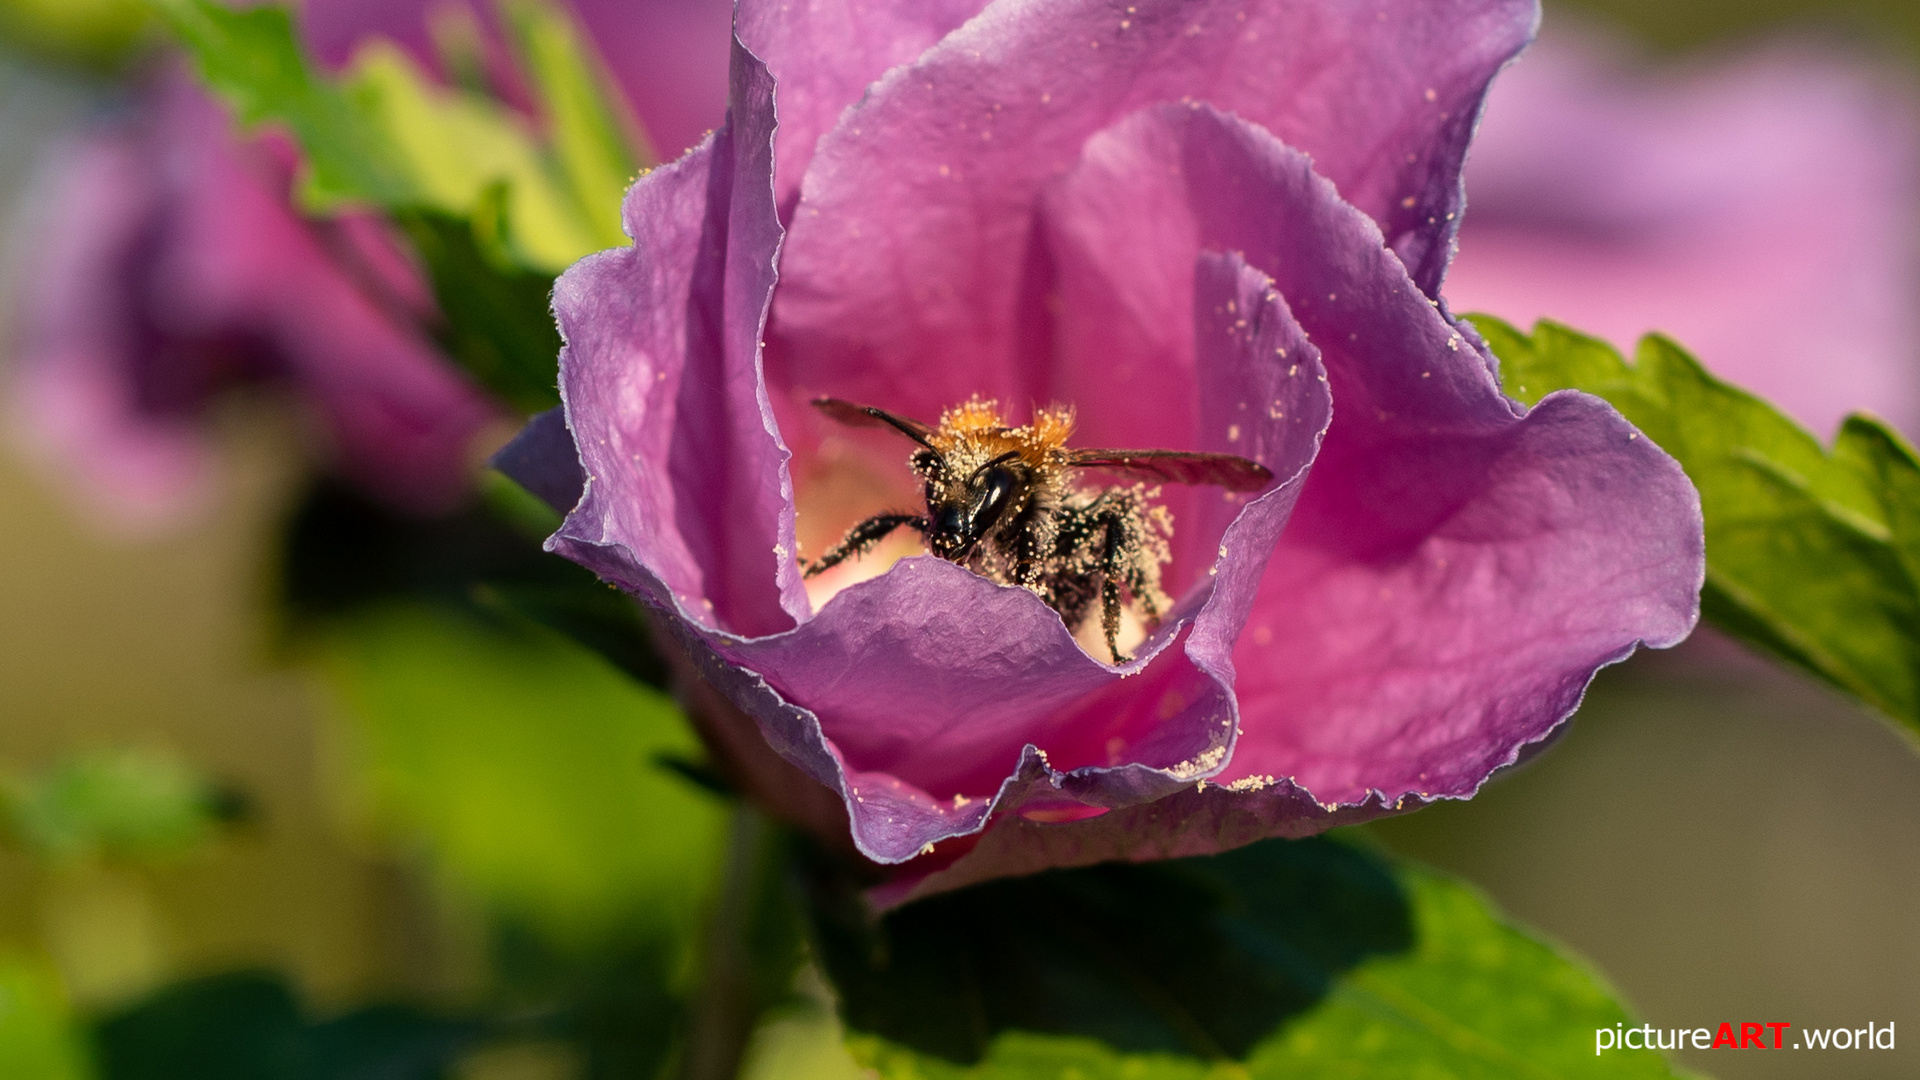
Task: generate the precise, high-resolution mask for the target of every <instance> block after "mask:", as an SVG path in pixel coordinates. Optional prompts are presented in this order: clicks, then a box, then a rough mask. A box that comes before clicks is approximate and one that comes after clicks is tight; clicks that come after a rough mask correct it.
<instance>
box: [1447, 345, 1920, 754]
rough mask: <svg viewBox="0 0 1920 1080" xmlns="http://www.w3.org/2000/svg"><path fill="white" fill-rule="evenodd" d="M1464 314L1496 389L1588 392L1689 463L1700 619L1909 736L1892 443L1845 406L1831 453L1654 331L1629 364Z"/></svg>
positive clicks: (1913, 500)
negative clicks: (1698, 530) (1701, 533)
mask: <svg viewBox="0 0 1920 1080" xmlns="http://www.w3.org/2000/svg"><path fill="white" fill-rule="evenodd" d="M1473 319H1474V323H1475V325H1476V326H1477V327H1479V329H1480V331H1481V333H1482V334H1484V335H1485V336H1486V338H1487V341H1488V343H1489V344H1490V345H1491V346H1492V347H1493V350H1494V354H1495V355H1496V356H1498V357H1499V358H1500V363H1501V370H1502V376H1503V378H1504V380H1505V383H1506V389H1507V392H1508V393H1510V394H1513V395H1514V396H1515V397H1517V398H1519V399H1520V400H1521V401H1523V402H1526V403H1529V404H1531V403H1533V402H1535V401H1537V400H1539V399H1540V398H1541V397H1542V396H1544V395H1545V394H1546V393H1548V392H1550V391H1553V390H1558V389H1566V388H1572V389H1578V390H1585V391H1587V392H1589V393H1593V394H1597V395H1599V396H1600V397H1603V398H1606V399H1607V400H1608V401H1610V402H1612V403H1613V405H1614V406H1615V407H1616V408H1618V409H1619V410H1620V412H1621V413H1622V414H1623V415H1624V416H1626V418H1627V419H1628V420H1630V421H1632V422H1633V423H1634V425H1635V426H1637V427H1639V428H1640V430H1641V431H1642V432H1644V433H1645V434H1646V435H1648V436H1649V437H1650V438H1652V439H1653V440H1654V442H1656V443H1658V444H1659V445H1660V446H1661V447H1662V448H1663V449H1665V450H1666V451H1667V452H1668V453H1670V454H1672V455H1673V456H1674V458H1675V459H1677V460H1678V461H1679V462H1680V465H1681V467H1682V468H1684V469H1686V471H1687V475H1688V477H1689V478H1691V479H1692V480H1693V482H1694V486H1695V487H1697V488H1699V490H1700V504H1701V509H1702V511H1703V512H1704V514H1705V518H1706V535H1707V582H1706V588H1705V590H1704V591H1703V593H1702V595H1701V607H1702V611H1703V613H1704V614H1705V615H1706V617H1707V618H1708V619H1709V620H1711V621H1712V622H1713V623H1714V624H1715V625H1716V626H1719V627H1720V628H1721V629H1723V630H1725V631H1727V632H1729V633H1731V634H1733V635H1734V636H1736V637H1739V638H1741V639H1743V640H1745V641H1747V642H1749V643H1750V644H1753V645H1755V646H1758V647H1760V648H1762V649H1765V650H1768V651H1770V652H1772V653H1774V654H1775V655H1777V656H1779V657H1781V658H1782V659H1785V660H1787V661H1788V662H1790V663H1793V664H1795V665H1797V666H1799V667H1802V668H1804V669H1806V670H1807V671H1809V672H1811V673H1813V674H1814V675H1816V676H1818V677H1819V678H1821V679H1824V680H1825V681H1827V682H1829V683H1831V684H1832V685H1834V686H1836V687H1838V688H1839V689H1841V690H1843V691H1845V692H1846V693H1848V694H1851V695H1853V696H1854V697H1855V698H1858V699H1859V700H1860V701H1862V702H1864V703H1866V704H1867V705H1869V706H1871V707H1872V708H1874V709H1876V710H1878V711H1879V712H1881V713H1882V714H1884V715H1886V716H1888V717H1890V718H1892V719H1894V720H1896V721H1898V722H1899V723H1901V724H1902V725H1905V727H1906V729H1907V731H1908V733H1909V734H1913V733H1915V732H1920V463H1916V459H1915V456H1914V450H1913V448H1912V447H1911V446H1909V445H1908V444H1907V443H1906V441H1905V440H1904V439H1902V438H1901V437H1900V436H1899V435H1897V434H1895V433H1894V432H1893V431H1891V430H1890V429H1888V428H1887V427H1886V426H1885V425H1883V424H1881V423H1880V422H1879V421H1877V420H1873V419H1871V418H1868V417H1865V416H1854V417H1851V418H1849V419H1848V420H1847V422H1846V424H1845V425H1844V426H1843V427H1842V428H1841V431H1840V435H1839V437H1838V439H1837V440H1836V442H1835V445H1834V448H1833V450H1832V451H1831V452H1829V451H1827V450H1826V449H1825V448H1823V447H1822V446H1821V445H1820V442H1819V440H1818V439H1816V438H1814V437H1813V436H1812V435H1810V434H1808V433H1807V432H1806V431H1805V430H1804V429H1802V428H1800V427H1799V426H1798V425H1796V424H1795V423H1794V422H1793V421H1791V420H1789V419H1788V418H1787V417H1786V416H1784V415H1783V414H1781V413H1780V412H1779V410H1777V409H1775V408H1773V407H1772V406H1771V405H1768V404H1767V403H1766V402H1764V401H1762V400H1760V399H1759V398H1757V397H1754V396H1753V395H1752V394H1749V393H1747V392H1746V391H1744V390H1741V389H1739V388H1737V387H1735V386H1732V385H1730V384H1728V383H1725V382H1722V381H1720V380H1719V379H1716V378H1714V377H1713V376H1712V375H1711V374H1709V373H1708V372H1707V371H1706V369H1705V368H1703V367H1701V366H1700V364H1699V362H1698V361H1696V360H1694V359H1693V358H1692V357H1691V356H1688V355H1687V354H1686V352H1685V351H1683V350H1682V349H1681V348H1680V347H1679V346H1678V345H1675V344H1674V343H1673V342H1671V341H1668V340H1667V339H1665V338H1662V337H1658V336H1654V337H1648V338H1646V339H1645V340H1643V341H1642V342H1641V343H1640V348H1639V350H1638V352H1637V353H1636V356H1635V359H1634V362H1633V363H1632V364H1629V363H1627V362H1626V360H1625V359H1623V358H1622V357H1621V356H1620V354H1619V353H1618V352H1617V351H1615V350H1614V349H1613V348H1612V347H1611V346H1609V345H1607V344H1606V343H1604V342H1601V341H1598V340H1596V339H1594V338H1590V337H1586V336H1584V335H1581V334H1579V333H1576V332H1574V331H1572V330H1569V329H1566V328H1565V327H1561V326H1556V325H1554V324H1552V323H1545V322H1543V323H1540V324H1539V325H1538V326H1536V327H1535V328H1534V332H1533V335H1532V336H1531V337H1528V336H1527V335H1524V334H1522V333H1520V332H1519V331H1518V330H1516V329H1514V328H1513V327H1511V326H1508V325H1506V324H1505V323H1502V322H1500V321H1499V320H1497V319H1493V318H1489V317H1486V316H1474V317H1473Z"/></svg>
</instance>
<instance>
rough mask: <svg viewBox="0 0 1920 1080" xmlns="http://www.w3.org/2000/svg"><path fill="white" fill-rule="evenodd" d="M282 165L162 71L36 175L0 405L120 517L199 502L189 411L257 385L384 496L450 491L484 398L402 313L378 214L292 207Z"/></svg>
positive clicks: (206, 470)
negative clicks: (318, 429)
mask: <svg viewBox="0 0 1920 1080" xmlns="http://www.w3.org/2000/svg"><path fill="white" fill-rule="evenodd" d="M293 166H294V159H293V155H292V153H291V152H290V151H289V150H287V149H286V147H285V145H284V143H280V142H277V141H270V140H252V141H248V142H241V141H238V140H236V139H235V138H234V137H233V136H232V134H231V132H230V130H229V125H228V121H227V117H226V114H225V112H224V111H223V110H222V109H221V108H220V107H219V106H217V105H216V104H214V102H212V101H211V100H209V99H208V98H207V97H206V96H205V95H204V94H203V93H202V92H201V91H200V90H199V89H198V88H197V87H195V86H194V85H193V84H192V83H191V82H189V81H188V80H187V79H185V78H184V77H179V76H173V75H169V76H167V77H164V78H162V79H160V80H159V81H158V84H157V85H156V87H155V88H154V89H153V90H152V91H151V92H150V93H148V94H147V95H146V96H145V98H144V100H143V101H142V102H141V105H140V108H139V109H138V111H137V113H136V115H135V116H133V117H132V118H130V119H127V120H124V121H122V122H120V123H117V124H114V125H112V126H110V127H107V128H104V129H100V130H96V131H94V132H92V133H91V134H89V135H88V136H86V137H85V138H84V139H82V140H80V141H79V142H77V143H76V144H74V145H71V146H68V147H66V148H65V150H64V151H63V153H62V155H61V157H60V158H59V159H58V161H57V163H56V165H55V167H54V168H53V170H52V171H51V172H50V174H49V176H48V177H47V178H46V180H45V181H44V183H46V184H47V185H48V188H47V189H46V190H44V192H43V196H44V197H43V200H42V202H41V204H40V206H39V209H40V211H41V213H42V214H43V215H44V218H43V220H41V222H40V223H39V227H38V228H39V233H40V239H39V242H38V243H36V244H33V245H32V246H31V247H30V248H29V249H28V250H30V251H31V252H32V253H33V259H34V261H33V264H32V268H33V273H32V275H31V276H30V278H29V279H28V280H26V281H25V282H24V285H23V290H22V292H23V295H22V297H21V301H22V316H21V325H20V329H19V341H18V349H17V356H16V363H17V371H16V372H15V379H14V382H15V385H14V387H13V398H14V400H13V405H14V407H15V408H16V409H17V410H18V411H19V412H20V413H21V415H22V418H23V420H24V421H25V423H24V424H23V427H24V429H25V430H26V431H27V432H28V433H29V435H30V437H31V438H33V439H34V441H36V442H37V443H39V444H40V446H41V447H42V448H43V449H45V450H46V451H49V452H50V453H51V455H52V456H53V457H55V458H56V460H57V461H58V462H59V463H61V464H63V465H64V466H66V467H67V468H69V469H71V470H72V472H74V473H75V474H76V475H77V480H78V486H79V488H80V489H81V491H82V493H83V494H84V495H86V496H88V497H89V501H91V502H94V503H97V504H100V507H101V509H103V510H104V511H105V512H106V513H107V514H108V515H109V516H110V517H112V518H114V519H116V520H118V521H120V522H122V523H123V524H127V525H133V526H139V525H147V526H156V525H160V524H164V523H165V522H167V521H169V520H171V519H173V518H176V517H178V516H179V515H181V514H183V513H185V512H187V511H190V510H191V509H192V508H193V507H194V506H196V505H197V504H198V503H200V502H201V501H203V500H204V498H205V497H206V495H207V493H208V483H209V480H210V477H211V476H212V475H213V473H214V471H215V469H216V468H217V463H216V461H215V460H214V456H213V451H212V449H211V447H210V446H209V444H208V443H207V441H206V439H205V437H204V435H203V433H202V430H201V428H202V424H203V420H204V413H205V411H206V409H207V408H208V407H209V406H210V405H211V404H212V403H213V402H214V401H216V400H217V399H218V398H219V397H221V396H222V395H224V394H225V393H226V392H228V391H231V390H234V389H236V388H239V387H242V386H246V385H251V384H256V383H261V382H275V383H280V384H286V385H291V386H292V387H294V388H295V392H296V394H297V396H298V397H299V398H300V399H301V400H302V401H303V403H304V404H306V405H307V406H309V407H311V409H312V410H313V412H314V413H316V414H317V416H318V418H319V419H320V420H321V421H322V427H323V429H324V431H325V434H326V436H327V440H328V442H329V444H330V445H329V447H328V448H327V449H328V451H329V453H330V456H331V457H332V459H333V464H334V466H335V467H336V468H337V469H338V470H339V471H340V472H341V473H342V475H344V476H346V477H348V478H349V479H351V480H353V481H355V482H357V483H360V484H361V485H363V486H364V487H366V488H367V489H368V490H370V491H372V492H374V493H376V494H379V495H381V496H382V497H384V498H386V499H388V500H389V501H391V502H393V503H396V504H398V505H400V506H408V507H416V508H420V509H425V510H433V509H440V508H443V507H445V506H447V505H448V504H449V503H450V502H451V501H452V500H453V499H455V498H457V497H458V495H459V493H460V492H461V491H462V490H463V488H464V485H465V483H466V476H467V473H468V462H469V456H470V450H469V447H468V443H469V441H470V439H471V438H472V436H473V435H474V434H475V432H476V431H477V430H478V429H479V428H480V427H481V425H483V424H484V423H486V421H487V420H488V419H489V418H490V417H492V416H493V415H495V410H494V409H493V407H492V406H491V405H489V404H488V403H487V401H486V400H485V399H484V398H483V397H482V396H481V394H480V392H479V391H478V390H476V389H475V388H473V387H472V386H471V385H470V384H469V383H468V382H467V380H466V379H465V377H464V376H462V375H461V374H460V373H459V372H458V371H456V370H455V369H454V368H453V367H452V365H451V364H449V363H448V362H447V361H446V360H445V359H444V358H442V357H441V356H440V355H439V353H438V352H437V351H436V349H435V347H434V346H433V344H432V343H431V342H430V341H429V340H428V339H427V338H426V337H425V335H424V334H423V332H422V331H421V330H420V329H419V325H420V322H421V320H420V319H419V317H418V316H419V315H421V314H422V313H423V312H424V311H428V310H431V303H432V301H431V299H430V298H429V297H428V296H427V295H426V293H425V291H424V287H423V286H422V284H421V282H420V281H419V280H418V279H417V277H416V275H415V274H414V272H413V270H412V268H411V267H410V266H409V265H408V264H407V262H406V260H405V258H404V257H403V256H402V255H401V254H400V253H399V252H398V251H397V250H396V249H395V248H394V247H393V245H392V242H391V241H389V240H388V239H387V238H386V237H385V235H384V233H383V230H382V228H381V226H380V224H379V223H378V222H376V221H372V220H369V219H366V218H363V217H347V218H342V219H337V220H331V221H309V220H307V219H304V218H302V217H301V216H300V215H298V214H296V213H294V212H293V211H292V210H291V209H290V207H289V202H288V190H289V188H290V186H291V183H292V175H293Z"/></svg>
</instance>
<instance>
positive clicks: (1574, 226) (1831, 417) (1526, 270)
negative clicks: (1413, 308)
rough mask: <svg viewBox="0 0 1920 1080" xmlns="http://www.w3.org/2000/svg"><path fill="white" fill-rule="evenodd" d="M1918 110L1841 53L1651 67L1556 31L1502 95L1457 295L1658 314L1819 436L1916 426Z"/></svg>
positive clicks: (1476, 186)
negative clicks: (1873, 426) (1844, 421)
mask: <svg viewBox="0 0 1920 1080" xmlns="http://www.w3.org/2000/svg"><path fill="white" fill-rule="evenodd" d="M1914 118H1915V112H1914V109H1913V108H1912V98H1911V96H1910V94H1909V93H1907V88H1906V87H1905V86H1904V85H1902V84H1901V83H1899V82H1898V81H1897V80H1894V79H1891V78H1888V77H1885V76H1884V75H1883V74H1882V73H1878V72H1874V71H1872V70H1870V69H1868V68H1866V67H1865V66H1864V65H1862V64H1861V63H1860V62H1859V61H1858V60H1857V59H1849V58H1847V57H1845V56H1842V55H1839V54H1835V53H1830V52H1819V51H1811V50H1809V49H1806V48H1803V47H1802V48H1788V47H1776V48H1773V49H1770V50H1766V51H1760V52H1752V53H1747V54H1744V55H1741V56H1737V57H1732V58H1728V59H1726V60H1723V61H1721V62H1718V63H1715V64H1712V65H1708V66H1701V67H1698V68H1694V69H1688V70H1683V71H1676V72H1669V73H1660V72H1654V73H1648V72H1645V71H1640V70H1634V69H1632V68H1630V67H1628V66H1627V65H1625V64H1623V63H1620V62H1618V60H1617V58H1616V57H1614V56H1612V55H1611V54H1609V53H1607V52H1605V51H1604V50H1603V49H1602V48H1601V47H1600V46H1598V45H1596V44H1595V43H1594V42H1592V41H1589V40H1586V39H1579V40H1575V39H1566V38H1563V39H1559V40H1556V39H1554V38H1553V37H1552V36H1551V35H1549V37H1548V38H1547V39H1546V40H1544V41H1542V42H1540V43H1538V44H1536V45H1535V47H1534V48H1532V49H1530V50H1528V51H1527V52H1526V53H1525V54H1524V55H1523V56H1522V57H1521V58H1520V60H1519V61H1518V62H1517V63H1516V64H1514V66H1513V67H1511V68H1510V69H1509V70H1507V71H1506V72H1505V73H1503V74H1502V75H1501V77H1500V78H1499V79H1498V80H1496V81H1495V84H1494V90H1493V93H1492V94H1491V95H1490V97H1489V99H1488V105H1487V112H1486V117H1485V120H1484V121H1483V123H1482V125H1481V128H1480V131H1479V133H1478V135H1477V136H1476V138H1475V140H1474V145H1473V153H1472V155H1471V157H1470V158H1469V160H1468V163H1467V213H1466V215H1465V221H1464V225H1463V226H1462V229H1461V232H1460V249H1459V254H1458V256H1457V258H1456V259H1455V261H1454V264H1453V268H1452V269H1451V270H1450V271H1449V272H1448V275H1447V281H1446V285H1445V290H1444V291H1445V294H1446V297H1447V301H1448V304H1449V305H1450V306H1451V307H1452V309H1453V310H1455V311H1469V312H1470V311H1485V312H1488V313H1491V314H1494V315H1498V316H1500V317H1502V318H1505V319H1508V320H1510V321H1513V322H1516V323H1519V324H1521V325H1523V326H1525V325H1528V324H1531V323H1532V322H1533V320H1535V319H1537V318H1542V317H1545V318H1551V319H1554V320H1556V321H1559V322H1563V323H1567V324H1569V325H1571V326H1574V327H1576V328H1578V329H1581V330H1585V331H1587V332H1589V333H1593V334H1597V335H1599V336H1601V337H1604V338H1607V339H1609V340H1612V341H1614V342H1615V343H1617V344H1620V345H1623V346H1625V347H1628V348H1631V346H1632V344H1633V342H1634V341H1635V340H1636V339H1638V338H1639V337H1640V335H1642V334H1644V333H1646V332H1648V331H1654V330H1658V331H1662V332H1664V333H1667V334H1668V335H1670V336H1672V337H1674V338H1675V339H1676V340H1678V341H1679V342H1680V343H1681V344H1682V345H1684V346H1686V347H1687V348H1688V349H1689V350H1692V351H1693V352H1695V353H1696V354H1697V355H1698V356H1699V357H1700V358H1701V360H1702V361H1703V362H1705V363H1706V365H1707V366H1708V367H1709V368H1712V369H1713V370H1714V371H1715V372H1716V373H1718V374H1719V375H1721V376H1723V377H1725V378H1727V379H1730V380H1732V381H1734V382H1736V383H1739V384H1740V385H1742V386H1745V387H1747V388H1748V389H1751V390H1753V391H1755V392H1756V393H1758V394H1760V395H1761V396H1763V397H1765V398H1767V399H1768V400H1770V401H1772V402H1774V403H1776V404H1777V405H1779V406H1780V407H1781V408H1783V409H1784V410H1786V411H1787V412H1788V413H1789V414H1791V415H1792V416H1794V417H1795V418H1796V419H1798V420H1799V421H1800V422H1801V423H1803V424H1806V425H1807V426H1808V427H1810V428H1811V429H1812V430H1813V431H1815V432H1816V433H1818V434H1820V435H1822V436H1829V435H1831V434H1832V433H1833V431H1834V430H1835V428H1837V427H1838V425H1839V421H1840V419H1841V418H1842V417H1843V416H1845V415H1846V414H1847V413H1848V412H1851V411H1854V410H1856V409H1867V410H1871V411H1873V412H1876V413H1878V414H1879V415H1881V416H1883V417H1885V418H1887V419H1888V420H1890V421H1892V422H1893V423H1894V424H1895V425H1897V426H1900V427H1902V428H1904V429H1905V430H1907V431H1908V432H1909V433H1914V432H1916V431H1920V333H1917V332H1920V320H1916V318H1915V305H1916V302H1917V301H1920V274H1917V273H1916V270H1917V269H1920V266H1916V260H1915V254H1916V250H1917V249H1916V244H1915V240H1916V233H1915V224H1916V223H1915V209H1916V201H1915V200H1916V197H1917V196H1920V185H1917V184H1916V156H1915V154H1916V138H1915V124H1914Z"/></svg>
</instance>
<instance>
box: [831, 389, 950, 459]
mask: <svg viewBox="0 0 1920 1080" xmlns="http://www.w3.org/2000/svg"><path fill="white" fill-rule="evenodd" d="M813 407H814V408H816V409H819V410H820V411H821V412H823V413H826V414H827V415H828V416H831V417H833V418H834V419H835V420H838V421H840V422H841V423H843V424H852V425H854V426H856V427H866V426H868V422H869V421H872V420H878V421H880V422H881V423H883V424H885V425H887V426H888V427H890V428H892V429H894V430H895V431H898V432H899V433H900V434H902V435H905V436H906V437H907V438H909V439H912V440H913V441H914V442H917V443H919V444H920V445H921V446H924V447H926V448H927V449H929V450H932V451H933V452H934V453H936V454H937V453H939V452H940V450H939V448H938V447H936V446H934V445H933V444H932V443H931V442H928V441H927V436H928V435H929V434H930V433H931V432H930V429H929V428H928V427H927V425H925V424H922V423H921V422H919V421H918V420H909V419H907V418H906V417H904V416H895V415H893V414H892V413H890V412H888V411H887V410H885V409H876V408H874V407H873V406H872V405H855V404H854V403H853V402H851V401H842V400H841V399H839V398H831V397H817V398H814V399H813Z"/></svg>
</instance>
